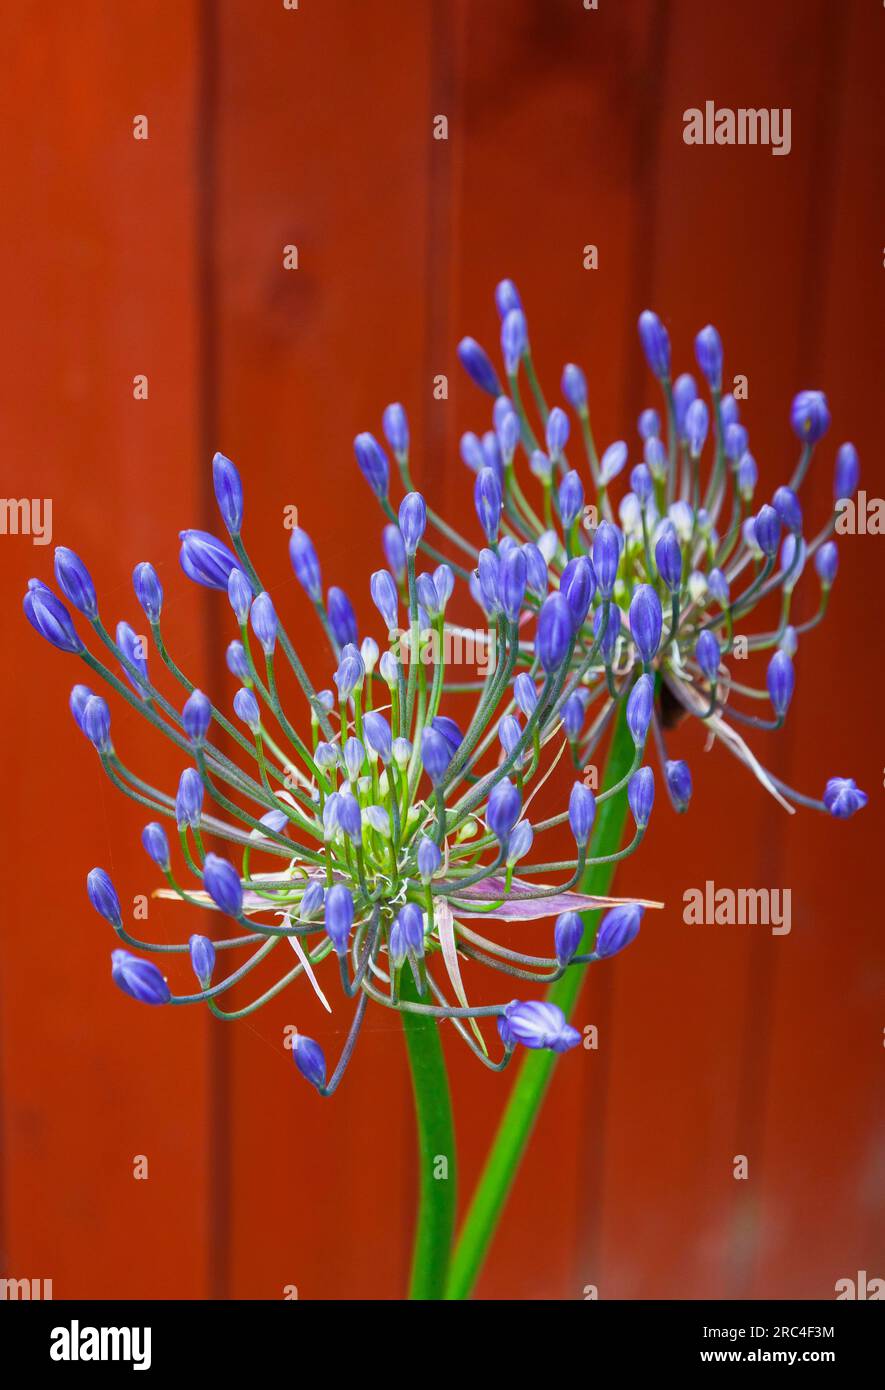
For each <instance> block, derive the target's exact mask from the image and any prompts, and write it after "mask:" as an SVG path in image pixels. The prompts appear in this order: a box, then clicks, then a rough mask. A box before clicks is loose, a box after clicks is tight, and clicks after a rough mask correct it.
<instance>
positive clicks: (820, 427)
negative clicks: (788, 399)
mask: <svg viewBox="0 0 885 1390" xmlns="http://www.w3.org/2000/svg"><path fill="white" fill-rule="evenodd" d="M790 424H791V425H792V427H793V433H794V434H796V435H798V437H799V438H800V439H801V440H802V443H803V444H816V443H817V441H818V440H819V439H822V438H823V436H824V435H825V434H826V432H827V430H828V429H829V428H830V408H829V406H828V405H827V398H826V396H825V395H824V393H823V391H800V392H799V394H798V396H795V397H794V399H793V404H792V406H791V407H790Z"/></svg>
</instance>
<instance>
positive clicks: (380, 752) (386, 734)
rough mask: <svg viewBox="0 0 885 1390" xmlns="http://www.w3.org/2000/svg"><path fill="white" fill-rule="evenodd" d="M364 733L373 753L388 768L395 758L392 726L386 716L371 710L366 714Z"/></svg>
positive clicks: (364, 716) (364, 717)
mask: <svg viewBox="0 0 885 1390" xmlns="http://www.w3.org/2000/svg"><path fill="white" fill-rule="evenodd" d="M363 733H364V734H365V737H366V743H367V744H368V745H369V747H370V748H371V750H372V752H373V753H375V754H376V755H377V756H378V757H379V758H380V759H381V761H382V763H384V765H385V767H386V766H387V764H388V763H389V762H390V760H391V758H392V757H393V738H392V736H391V732H390V725H389V724H388V722H387V720H386V719H385V718H384V715H383V714H377V713H376V712H375V711H374V710H369V711H368V712H367V713H366V714H364V715H363Z"/></svg>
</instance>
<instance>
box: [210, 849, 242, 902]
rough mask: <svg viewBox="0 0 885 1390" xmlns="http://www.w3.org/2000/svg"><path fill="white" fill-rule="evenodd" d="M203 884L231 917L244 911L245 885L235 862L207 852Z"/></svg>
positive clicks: (211, 896) (213, 899) (212, 897)
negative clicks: (235, 866) (241, 880)
mask: <svg viewBox="0 0 885 1390" xmlns="http://www.w3.org/2000/svg"><path fill="white" fill-rule="evenodd" d="M203 886H204V888H205V889H206V892H207V893H208V894H209V897H210V898H211V899H212V901H213V902H214V903H215V906H216V907H218V908H220V909H221V911H222V912H226V913H227V915H228V916H229V917H237V918H238V917H240V916H241V915H242V912H243V885H242V884H241V882H240V876H239V874H238V873H237V871H236V869H235V868H234V866H233V864H231V863H230V861H229V860H227V859H222V858H221V856H220V855H218V854H207V855H206V860H205V863H204V864H203Z"/></svg>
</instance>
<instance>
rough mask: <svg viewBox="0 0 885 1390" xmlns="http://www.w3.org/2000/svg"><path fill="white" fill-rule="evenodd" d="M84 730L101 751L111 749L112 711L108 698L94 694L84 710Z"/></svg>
mask: <svg viewBox="0 0 885 1390" xmlns="http://www.w3.org/2000/svg"><path fill="white" fill-rule="evenodd" d="M82 727H83V732H84V734H85V735H86V737H87V738H88V739H89V742H90V743H91V744H92V745H93V747H94V748H96V749H97V750H98V752H99V753H109V752H110V750H111V712H110V710H109V709H108V704H107V701H106V700H103V699H102V697H101V696H100V695H93V696H92V697H91V698H90V699H89V700H87V701H86V705H85V708H84V710H83V725H82Z"/></svg>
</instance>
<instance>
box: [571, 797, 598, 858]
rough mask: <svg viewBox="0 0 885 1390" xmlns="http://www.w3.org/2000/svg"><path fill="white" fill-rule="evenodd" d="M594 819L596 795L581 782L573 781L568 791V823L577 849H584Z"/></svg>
mask: <svg viewBox="0 0 885 1390" xmlns="http://www.w3.org/2000/svg"><path fill="white" fill-rule="evenodd" d="M595 819H596V797H595V796H594V795H593V793H592V791H591V790H590V788H589V787H585V786H584V784H583V782H575V784H574V786H573V787H572V789H571V792H570V793H569V799H568V823H569V825H570V826H571V831H572V834H573V835H574V837H575V844H576V845H577V846H578V848H579V849H586V847H587V843H588V841H589V839H590V831H591V830H592V829H593V822H594V820H595Z"/></svg>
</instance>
